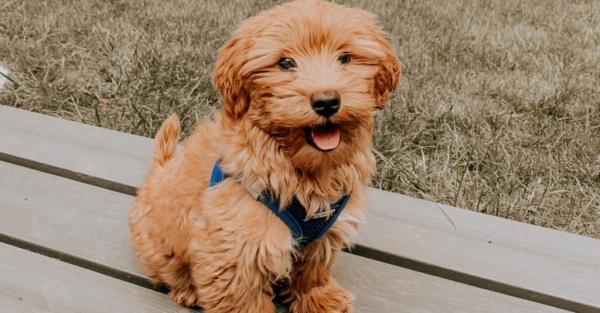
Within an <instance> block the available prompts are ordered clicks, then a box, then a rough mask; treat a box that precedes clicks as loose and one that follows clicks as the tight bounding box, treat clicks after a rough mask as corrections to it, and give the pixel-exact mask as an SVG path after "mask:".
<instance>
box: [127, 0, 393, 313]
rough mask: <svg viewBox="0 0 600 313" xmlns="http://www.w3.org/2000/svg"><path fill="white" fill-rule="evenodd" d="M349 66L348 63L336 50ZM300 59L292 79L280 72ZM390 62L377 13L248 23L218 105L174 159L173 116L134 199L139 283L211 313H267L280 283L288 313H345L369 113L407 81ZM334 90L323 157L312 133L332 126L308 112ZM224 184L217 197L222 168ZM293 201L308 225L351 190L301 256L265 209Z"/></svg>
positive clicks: (221, 83) (232, 51) (314, 11)
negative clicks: (340, 268)
mask: <svg viewBox="0 0 600 313" xmlns="http://www.w3.org/2000/svg"><path fill="white" fill-rule="evenodd" d="M344 52H347V53H350V54H351V57H352V59H351V62H350V63H348V64H341V63H340V62H339V60H338V56H339V55H340V53H344ZM284 56H285V57H292V58H294V60H295V61H296V63H297V68H296V69H294V70H283V69H282V68H280V67H279V66H278V65H277V63H278V61H279V60H280V59H281V58H282V57H284ZM399 74H400V66H399V64H398V61H397V59H396V56H395V54H394V52H393V50H392V48H391V47H390V45H389V43H388V41H387V40H386V37H385V34H384V33H383V32H382V30H381V28H380V27H378V26H377V25H376V24H375V22H374V19H373V16H372V15H371V14H369V13H367V12H365V11H362V10H359V9H354V8H347V7H344V6H341V5H337V4H333V3H329V2H325V1H320V0H305V1H293V2H290V3H287V4H283V5H279V6H276V7H274V8H272V9H271V10H268V11H265V12H262V13H261V14H259V15H257V16H255V17H251V18H249V19H248V20H246V21H245V22H244V23H243V24H242V25H241V26H240V27H239V29H238V30H236V31H235V32H234V33H233V35H232V37H231V39H229V41H228V42H227V43H226V44H225V45H224V46H223V48H222V49H221V50H220V52H219V56H218V58H217V62H216V66H215V71H214V85H215V87H216V88H217V89H218V90H219V92H220V94H221V96H222V98H223V102H224V108H223V110H222V111H221V112H219V113H217V115H216V120H215V121H212V120H209V119H205V120H203V121H200V123H199V124H198V126H197V129H196V130H195V132H194V133H193V134H192V135H191V136H190V137H188V138H187V139H186V140H185V142H184V144H183V146H182V147H181V148H180V149H177V152H176V151H175V150H176V148H177V140H178V137H179V120H178V119H177V117H176V116H174V115H173V116H171V117H170V118H169V119H167V120H166V121H165V122H164V123H163V125H162V127H161V129H160V130H159V131H158V133H157V136H156V141H155V143H156V147H155V155H154V161H153V164H152V167H151V169H150V172H149V174H148V176H147V179H146V181H145V182H144V183H143V185H142V186H141V187H140V188H139V190H138V196H137V198H136V201H135V204H134V206H133V208H132V210H131V214H130V219H129V224H130V228H131V236H132V238H133V241H134V246H135V248H136V251H137V254H138V257H139V259H140V261H141V264H142V266H143V268H144V270H145V273H146V274H147V275H148V276H149V277H150V278H151V279H152V280H153V281H154V282H156V283H162V284H166V285H167V286H169V287H170V289H171V292H170V296H171V297H172V298H173V299H174V300H175V301H177V302H178V303H180V304H183V305H186V306H201V307H203V308H204V309H205V310H206V312H208V313H226V312H227V313H234V312H244V313H254V312H256V313H270V312H275V306H274V305H273V303H272V299H273V293H274V291H273V288H272V285H273V283H274V282H277V281H282V280H283V281H287V282H288V288H287V292H288V294H287V295H288V298H289V300H290V301H291V304H290V307H291V311H292V312H293V313H321V312H323V313H324V312H351V296H350V294H348V293H347V292H346V291H345V290H344V289H342V287H340V285H338V284H337V282H336V281H335V280H334V279H333V278H332V277H331V267H332V265H333V262H334V260H335V255H336V253H337V252H338V251H340V250H341V249H342V248H343V247H344V246H347V245H350V244H352V242H353V240H354V239H353V238H354V235H355V231H356V228H357V226H358V225H359V223H360V222H361V221H362V220H363V219H364V217H365V214H366V210H367V200H366V189H367V186H368V184H369V182H370V179H371V175H372V174H373V171H374V169H375V160H374V157H373V155H372V153H371V147H372V133H373V123H374V115H375V112H376V111H377V110H378V109H380V108H382V107H383V105H384V103H385V102H386V100H387V98H388V96H389V94H390V93H391V92H393V91H394V89H395V87H396V84H397V81H398V79H399ZM327 90H335V91H337V92H338V93H339V94H340V97H341V108H340V111H339V112H338V113H337V114H335V115H334V116H333V117H332V118H331V121H332V122H334V123H336V124H339V125H341V143H340V145H339V146H338V147H337V148H336V149H335V150H333V151H329V152H323V151H319V150H318V149H316V148H314V147H312V146H310V145H309V144H307V141H306V137H305V133H304V128H306V127H315V126H318V125H321V124H323V123H325V119H324V118H323V117H321V116H319V115H317V114H316V113H315V112H314V111H313V109H312V107H311V105H310V102H309V98H310V96H311V95H312V94H314V93H317V92H322V91H327ZM218 159H220V160H222V167H223V169H224V171H225V172H226V173H228V174H229V175H230V177H229V178H227V179H226V180H225V181H224V182H223V183H221V184H219V185H217V186H215V187H209V176H210V171H211V169H212V166H213V165H214V163H215V161H216V160H218ZM265 190H270V191H272V192H273V193H274V194H275V195H276V196H277V197H278V199H280V202H281V203H282V205H285V204H287V203H288V202H289V201H290V200H291V199H292V198H293V197H294V196H295V197H297V198H298V199H299V201H300V202H301V203H302V204H303V205H304V206H305V207H306V208H307V213H308V214H309V216H314V215H315V214H319V213H327V212H328V210H329V208H330V203H333V202H335V201H337V200H338V199H339V198H340V197H341V196H342V195H343V194H345V193H351V198H350V201H349V203H348V205H347V206H346V209H345V210H344V212H343V213H342V215H341V216H340V218H339V219H338V221H337V222H336V223H335V224H334V226H333V227H332V228H331V229H330V230H329V231H328V232H327V233H326V234H325V235H324V236H323V237H322V238H321V239H319V240H318V241H315V242H313V243H312V244H310V245H309V246H307V247H305V248H304V249H298V246H297V243H296V242H295V241H294V238H293V237H292V235H291V234H290V231H289V229H288V227H287V226H286V225H285V224H284V223H283V222H282V221H281V220H280V219H279V218H278V217H276V216H275V215H274V214H273V213H272V212H271V211H270V210H269V209H268V208H266V207H265V206H264V205H263V204H262V203H261V202H258V201H256V200H255V197H256V195H257V194H259V193H260V192H262V191H265Z"/></svg>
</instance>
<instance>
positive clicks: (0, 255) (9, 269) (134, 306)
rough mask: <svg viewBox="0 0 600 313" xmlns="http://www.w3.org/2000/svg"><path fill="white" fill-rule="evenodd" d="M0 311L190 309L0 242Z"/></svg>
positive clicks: (85, 312) (61, 312)
mask: <svg viewBox="0 0 600 313" xmlns="http://www.w3.org/2000/svg"><path fill="white" fill-rule="evenodd" d="M0 273H3V275H0V311H2V312H11V313H19V312H22V313H31V312H55V313H65V312H78V313H92V312H97V313H106V312H123V313H126V312H131V313H135V312H137V313H142V312H144V313H149V312H156V313H159V312H182V313H183V312H192V311H191V310H188V309H185V308H183V307H179V306H177V305H176V304H174V303H172V302H171V301H170V300H169V299H168V298H167V296H166V295H164V294H161V293H158V292H155V291H152V290H149V289H146V288H142V287H139V286H136V285H133V284H130V283H127V282H124V281H121V280H118V279H114V278H111V277H108V276H104V275H101V274H98V273H96V272H92V271H89V270H86V269H84V268H81V267H77V266H74V265H71V264H68V263H64V262H61V261H59V260H56V259H52V258H48V257H45V256H43V255H40V254H36V253H33V252H30V251H27V250H23V249H19V248H15V247H13V246H10V245H6V244H3V243H0Z"/></svg>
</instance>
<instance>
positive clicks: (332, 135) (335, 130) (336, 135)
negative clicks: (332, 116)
mask: <svg viewBox="0 0 600 313" xmlns="http://www.w3.org/2000/svg"><path fill="white" fill-rule="evenodd" d="M311 135H312V140H313V142H314V143H315V145H316V146H317V147H318V148H319V149H321V150H324V151H328V150H333V149H335V148H337V147H338V146H339V145H340V139H341V131H340V127H339V126H336V125H327V126H321V127H316V128H313V130H312V133H311Z"/></svg>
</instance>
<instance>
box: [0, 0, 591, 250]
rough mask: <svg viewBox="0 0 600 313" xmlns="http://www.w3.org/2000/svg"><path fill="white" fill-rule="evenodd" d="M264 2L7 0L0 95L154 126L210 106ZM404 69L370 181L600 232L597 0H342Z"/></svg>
mask: <svg viewBox="0 0 600 313" xmlns="http://www.w3.org/2000/svg"><path fill="white" fill-rule="evenodd" d="M277 2H278V1H267V0H254V1H246V0H225V1H219V0H176V1H164V0H144V1H137V0H136V1H134V0H121V1H118V0H115V1H108V0H104V1H101V0H61V1H58V0H47V1H40V0H19V1H14V0H4V1H0V63H1V65H2V67H4V68H6V69H8V71H7V70H3V72H4V75H5V76H6V77H7V79H6V80H8V82H7V83H6V86H5V88H4V90H3V91H2V93H1V94H0V103H1V104H5V105H13V106H16V107H20V108H24V109H28V110H33V111H37V112H42V113H45V114H49V115H54V116H60V117H63V118H67V119H71V120H75V121H80V122H84V123H88V124H94V125H98V126H102V127H108V128H113V129H117V130H121V131H126V132H131V133H135V134H140V135H144V136H152V135H153V134H154V132H155V131H156V130H157V128H158V127H159V125H160V123H161V122H162V120H163V119H164V118H165V117H166V116H167V115H168V114H169V113H171V112H177V113H179V114H180V116H181V117H182V118H183V123H184V129H185V131H186V132H188V133H189V131H191V130H192V129H193V126H194V124H195V122H196V120H197V119H198V118H199V117H200V116H203V115H204V114H207V113H208V112H210V111H211V109H212V108H214V107H218V106H219V100H218V98H217V94H216V92H215V91H214V90H213V88H212V87H211V84H210V73H211V70H212V65H213V61H214V57H215V54H216V51H217V49H218V48H219V46H220V45H221V44H223V42H224V41H225V39H226V38H227V36H228V34H229V32H231V31H232V30H233V29H234V28H235V26H236V25H237V24H239V23H240V21H242V20H243V19H244V18H246V17H247V16H249V15H251V14H254V13H256V12H257V11H259V10H261V9H264V8H268V7H270V6H272V5H273V4H274V3H277ZM342 2H345V3H347V4H349V5H354V6H358V7H362V8H364V9H367V10H369V11H372V12H374V13H376V14H377V15H378V16H379V17H380V21H381V24H382V25H383V26H384V27H385V29H386V30H387V31H388V32H389V33H390V37H391V39H392V41H393V43H394V45H395V48H396V51H397V53H398V56H399V58H400V60H401V62H402V64H403V70H404V76H403V79H402V82H401V84H400V88H399V92H398V93H397V94H396V96H395V97H394V98H393V99H391V102H390V104H389V105H388V106H387V108H386V109H385V110H384V111H383V112H381V114H380V115H379V116H378V120H379V122H378V127H377V135H376V151H375V152H376V155H377V158H378V164H379V166H378V174H377V176H376V177H375V179H374V186H376V187H379V188H383V189H386V190H390V191H394V192H400V193H404V194H407V195H411V196H415V197H420V198H425V199H429V200H433V201H436V202H442V203H446V204H450V205H454V206H458V207H463V208H468V209H470V210H474V211H478V212H484V213H487V214H493V215H497V216H501V217H507V218H510V219H514V220H518V221H523V222H527V223H532V224H536V225H542V226H545V227H551V228H555V229H561V230H565V231H569V232H573V233H578V234H583V235H587V236H592V237H596V238H600V1H594V0H590V1H559V0H555V1H541V0H538V1H533V0H532V1H529V0H522V1H517V0H509V1H500V0H498V1H495V0H494V1H490V0H460V1H459V0H456V1H443V0H437V1H432V0H406V1H392V0H387V1H370V0H354V1H342Z"/></svg>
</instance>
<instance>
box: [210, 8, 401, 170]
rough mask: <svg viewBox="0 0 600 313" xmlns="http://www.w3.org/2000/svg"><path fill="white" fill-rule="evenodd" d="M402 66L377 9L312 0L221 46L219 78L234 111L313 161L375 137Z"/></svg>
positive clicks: (340, 157)
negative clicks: (379, 112)
mask: <svg viewBox="0 0 600 313" xmlns="http://www.w3.org/2000/svg"><path fill="white" fill-rule="evenodd" d="M399 73H400V66H399V64H398V61H397V58H396V56H395V55H394V52H393V50H392V48H391V47H390V44H389V43H388V41H387V40H386V39H385V36H384V33H383V32H382V30H381V29H380V28H379V27H378V26H376V25H375V23H374V21H373V17H372V15H371V14H369V13H367V12H365V11H362V10H359V9H354V8H346V7H343V6H340V5H336V4H332V3H328V2H322V1H319V0H305V1H294V2H290V3H287V4H284V5H281V6H278V7H275V8H273V9H271V10H269V11H266V12H263V13H261V14H260V15H258V16H255V17H252V18H250V19H248V20H247V21H246V22H244V23H243V24H242V26H241V27H240V28H239V29H238V30H237V31H236V32H234V34H233V36H232V38H231V39H230V40H229V41H228V42H227V43H226V44H225V46H224V47H223V48H222V49H221V51H220V54H219V57H218V58H217V64H216V68H215V72H214V84H215V86H216V88H217V89H218V90H219V91H220V93H221V95H222V97H223V99H224V101H225V108H224V109H225V113H226V115H227V116H228V117H229V118H231V119H232V120H237V121H240V120H241V119H247V120H248V121H250V122H251V123H252V124H254V125H255V126H257V127H259V128H261V129H262V130H264V131H265V132H267V133H268V134H270V136H271V137H272V138H273V139H274V140H276V141H277V143H278V144H279V146H280V147H281V148H282V149H283V150H284V151H285V153H286V155H287V156H288V157H289V158H290V160H291V161H292V163H293V164H294V166H296V167H298V168H303V169H311V168H317V167H319V165H323V164H327V163H332V164H339V163H342V162H344V160H348V159H349V158H350V157H351V156H352V155H354V153H353V152H354V151H355V150H356V149H357V147H359V146H364V145H368V144H369V143H370V137H371V135H372V128H373V127H372V123H373V117H374V114H375V112H376V111H377V110H378V109H381V108H382V107H383V105H384V103H385V102H386V100H387V97H388V95H389V94H390V93H391V92H392V91H393V90H394V89H395V87H396V84H397V81H398V78H399ZM366 148H367V149H368V148H370V147H366Z"/></svg>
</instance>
